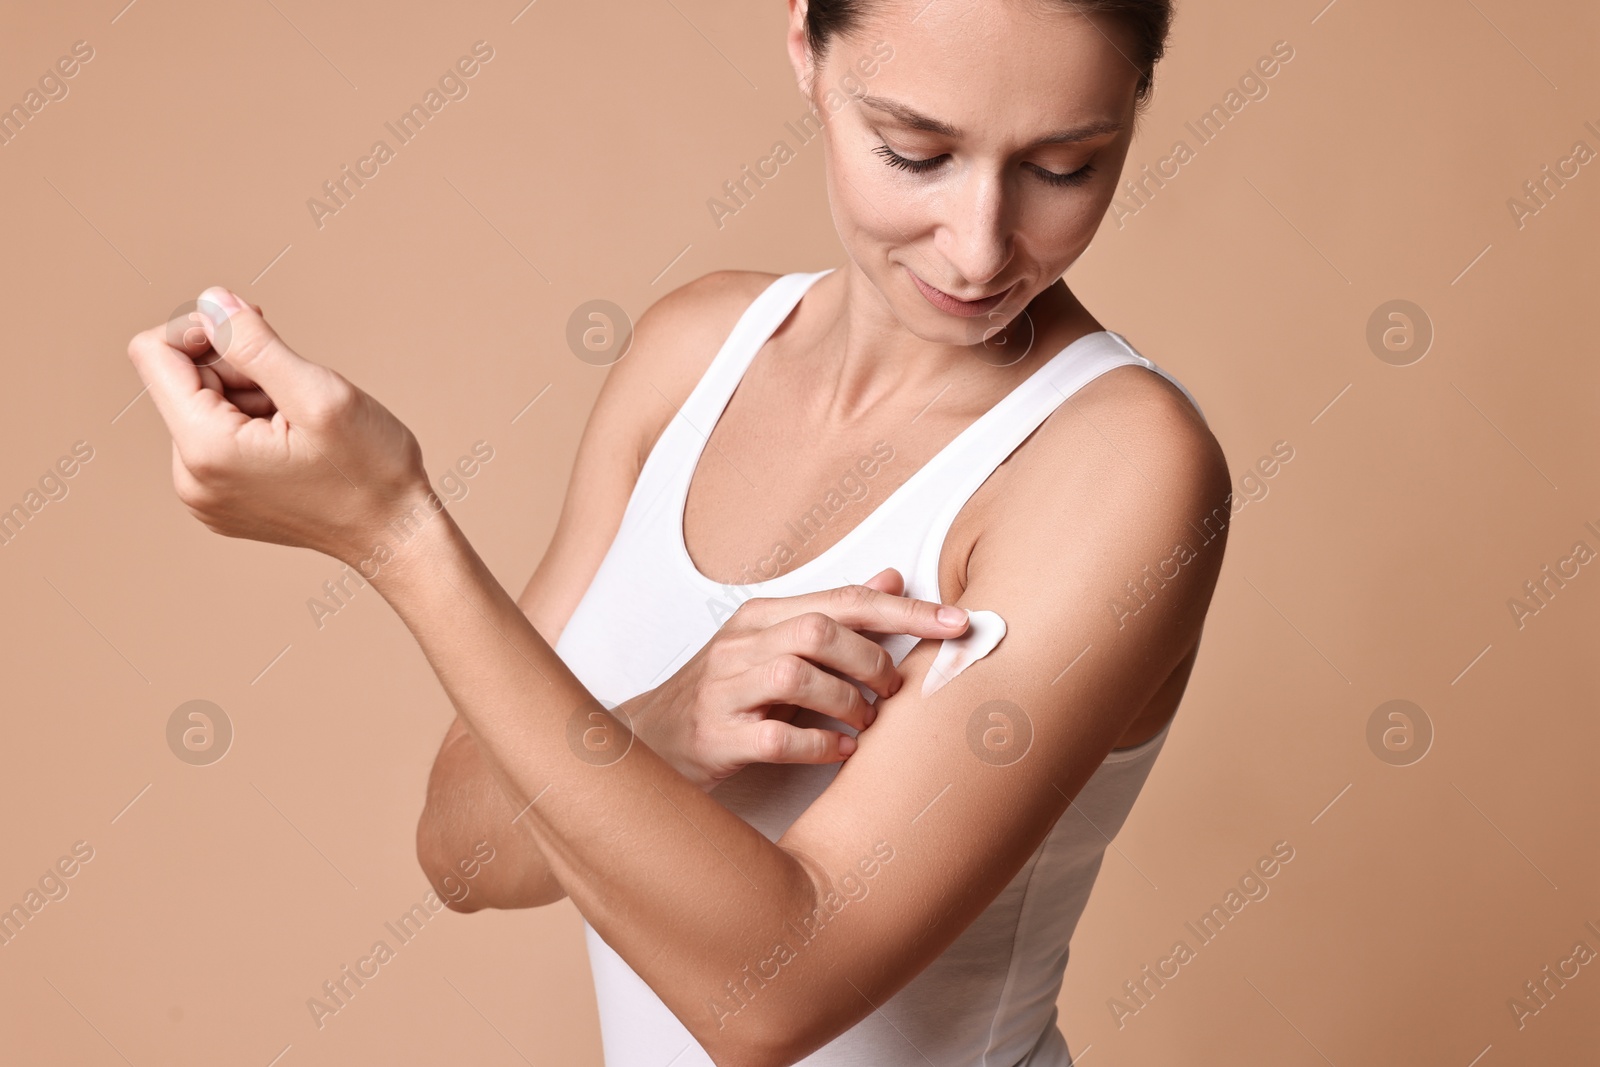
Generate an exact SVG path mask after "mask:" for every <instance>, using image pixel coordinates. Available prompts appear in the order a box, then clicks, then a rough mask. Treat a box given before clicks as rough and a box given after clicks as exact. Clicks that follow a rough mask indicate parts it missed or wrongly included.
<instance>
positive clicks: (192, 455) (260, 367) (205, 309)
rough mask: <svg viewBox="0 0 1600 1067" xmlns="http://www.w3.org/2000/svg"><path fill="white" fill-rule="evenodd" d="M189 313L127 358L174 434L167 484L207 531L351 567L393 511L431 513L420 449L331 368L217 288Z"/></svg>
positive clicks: (132, 346)
mask: <svg viewBox="0 0 1600 1067" xmlns="http://www.w3.org/2000/svg"><path fill="white" fill-rule="evenodd" d="M198 306H199V309H200V310H199V311H198V312H195V313H191V314H190V315H189V320H190V322H188V323H185V322H182V321H180V320H174V321H173V322H170V323H165V324H163V325H161V326H157V327H154V328H153V329H149V330H145V331H144V332H143V333H140V334H138V335H137V336H135V337H134V338H133V340H132V341H131V342H129V344H128V357H129V358H130V359H131V360H132V361H133V365H134V366H135V367H136V368H137V369H138V371H139V376H140V377H141V378H143V379H144V381H145V384H146V385H147V386H148V388H149V390H150V396H151V399H152V400H154V402H155V405H156V409H157V410H158V411H159V412H160V413H161V417H162V419H163V420H164V421H165V422H166V424H167V429H168V430H169V431H170V432H171V434H172V482H173V487H174V488H175V489H176V490H177V493H178V499H179V500H181V501H182V502H183V503H184V505H185V506H186V507H188V509H189V511H190V513H191V514H192V515H194V517H195V518H197V519H199V520H200V521H201V522H202V523H204V524H205V525H206V527H207V528H208V529H210V530H212V531H213V532H215V533H219V534H222V535H224V536H227V537H245V538H249V539H251V540H254V541H268V542H271V543H273V544H280V545H292V546H296V547H304V548H313V549H316V550H317V551H319V552H325V553H327V554H328V555H330V556H333V557H334V558H336V559H339V560H342V561H344V562H346V563H353V562H355V561H356V560H358V559H360V558H361V557H362V556H364V555H366V554H369V553H370V552H371V551H372V549H373V547H374V545H375V544H378V543H381V542H383V541H384V540H385V539H384V536H383V533H382V531H383V529H384V528H385V526H386V525H387V524H388V523H389V522H390V521H391V520H392V519H395V518H397V517H399V516H400V515H407V514H416V515H418V516H419V517H422V518H426V517H431V516H432V515H433V514H434V512H435V511H436V510H437V509H436V508H435V509H429V508H428V506H427V499H428V497H429V495H430V489H429V487H428V477H427V473H426V471H425V470H424V468H423V464H422V449H421V448H420V447H419V446H418V444H417V439H416V437H415V435H413V434H412V432H411V431H410V430H409V429H407V428H406V426H405V424H404V423H402V422H401V421H400V420H399V419H397V418H395V417H394V415H393V414H391V413H390V412H389V410H388V409H387V408H385V407H384V406H383V405H382V404H380V403H378V402H377V401H376V400H374V399H373V398H372V397H370V396H368V395H367V394H366V393H364V392H362V391H361V390H360V389H358V388H356V386H354V385H353V384H351V383H350V382H349V381H348V380H347V379H345V378H344V377H343V376H342V375H341V374H339V373H338V372H337V371H334V370H332V369H331V368H328V367H324V366H322V365H321V364H319V363H313V362H312V361H310V360H307V359H303V358H301V357H300V356H298V355H296V354H295V353H294V352H293V351H292V350H291V349H290V348H289V346H287V345H286V344H284V343H283V341H282V340H280V339H279V337H278V335H277V333H276V332H274V331H273V329H272V327H270V326H268V325H267V323H266V320H265V319H263V318H262V316H261V313H260V310H259V309H258V308H255V307H253V306H252V305H250V304H247V303H245V302H244V301H242V300H240V299H239V298H238V297H237V296H235V295H234V294H233V293H231V292H229V291H228V290H226V289H223V288H221V287H213V288H211V289H207V290H206V291H205V292H204V293H202V294H201V295H200V300H199V302H198Z"/></svg>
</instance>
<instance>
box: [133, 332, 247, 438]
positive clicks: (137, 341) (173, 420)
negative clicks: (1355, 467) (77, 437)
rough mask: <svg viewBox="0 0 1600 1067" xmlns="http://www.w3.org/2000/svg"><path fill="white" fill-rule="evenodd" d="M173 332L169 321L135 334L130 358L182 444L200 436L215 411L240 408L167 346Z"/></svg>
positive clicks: (190, 361)
mask: <svg viewBox="0 0 1600 1067" xmlns="http://www.w3.org/2000/svg"><path fill="white" fill-rule="evenodd" d="M170 329H171V324H170V322H169V323H166V324H163V325H162V326H158V327H155V328H154V329H149V330H145V331H143V332H141V333H137V334H135V335H134V337H133V340H131V341H129V342H128V359H129V360H131V361H132V363H133V366H134V369H135V370H136V371H138V373H139V377H140V378H141V379H142V380H143V381H144V383H145V388H146V389H147V390H148V391H149V393H150V399H151V401H153V402H154V403H155V406H156V411H157V412H159V413H160V415H161V419H162V421H163V422H165V423H166V424H167V429H168V431H169V432H170V433H171V434H172V437H173V440H175V441H180V442H181V441H183V440H187V439H189V438H190V437H191V436H192V435H194V434H195V433H197V432H198V430H199V428H200V426H201V423H202V421H203V420H205V419H206V418H207V416H209V415H211V414H212V413H213V411H214V409H216V408H218V407H222V408H228V409H232V410H233V411H235V412H237V411H238V409H237V408H235V407H234V406H233V405H232V404H230V403H228V401H227V400H225V399H223V398H222V396H221V395H220V394H219V393H216V392H213V391H212V390H210V389H207V388H205V383H204V382H202V381H201V378H200V368H198V367H196V366H195V364H194V360H193V359H191V358H190V357H189V354H188V353H187V352H185V351H183V350H182V349H179V348H175V347H173V346H172V345H171V344H168V343H167V336H168V333H169V331H170ZM240 414H241V416H242V414H243V413H242V412H241V413H240Z"/></svg>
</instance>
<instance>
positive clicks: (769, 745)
mask: <svg viewBox="0 0 1600 1067" xmlns="http://www.w3.org/2000/svg"><path fill="white" fill-rule="evenodd" d="M783 726H784V724H783V723H781V722H779V721H778V720H776V719H762V720H761V721H760V722H759V723H757V724H756V728H755V735H754V738H753V741H754V749H755V756H756V759H757V760H758V761H760V762H762V763H778V762H780V761H781V760H782V759H783V757H784V753H785V751H786V750H787V748H788V746H787V744H786V743H785V738H784V729H783Z"/></svg>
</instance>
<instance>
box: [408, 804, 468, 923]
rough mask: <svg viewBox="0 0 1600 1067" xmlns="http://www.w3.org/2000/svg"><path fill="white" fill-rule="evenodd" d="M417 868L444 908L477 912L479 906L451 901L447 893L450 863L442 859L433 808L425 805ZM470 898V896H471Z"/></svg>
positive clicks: (420, 821)
mask: <svg viewBox="0 0 1600 1067" xmlns="http://www.w3.org/2000/svg"><path fill="white" fill-rule="evenodd" d="M417 866H419V867H421V868H422V873H423V875H425V876H426V877H427V879H428V884H429V885H431V886H432V887H433V891H434V893H436V894H437V895H438V897H439V899H440V900H442V901H443V902H444V906H445V907H447V908H449V909H450V910H451V911H476V910H477V905H476V904H473V905H471V906H468V905H467V902H466V898H465V897H463V898H461V899H458V900H451V899H450V898H451V896H452V895H453V894H450V893H448V892H446V891H445V880H446V875H447V874H448V873H449V861H448V860H445V859H442V858H441V851H440V848H439V831H438V826H437V825H436V822H435V819H434V816H433V811H432V809H431V807H429V806H427V805H424V806H423V809H422V814H421V815H420V816H418V818H417ZM469 896H470V894H469Z"/></svg>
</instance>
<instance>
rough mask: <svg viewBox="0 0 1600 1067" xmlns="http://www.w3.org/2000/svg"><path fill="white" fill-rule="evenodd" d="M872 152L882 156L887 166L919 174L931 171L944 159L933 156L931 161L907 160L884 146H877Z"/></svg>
mask: <svg viewBox="0 0 1600 1067" xmlns="http://www.w3.org/2000/svg"><path fill="white" fill-rule="evenodd" d="M873 151H874V152H876V153H878V155H880V156H882V157H883V161H884V162H885V163H887V164H889V166H891V167H899V168H900V169H901V170H909V171H913V172H915V173H919V174H920V173H921V172H923V171H925V170H932V169H933V168H934V166H936V165H937V164H938V162H939V161H940V160H941V159H943V158H944V156H934V157H933V158H932V159H907V158H906V157H905V156H902V155H901V154H900V153H899V152H896V151H895V150H894V149H892V148H890V147H889V146H888V145H886V144H881V145H879V146H878V147H877V148H874V149H873Z"/></svg>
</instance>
